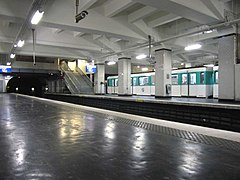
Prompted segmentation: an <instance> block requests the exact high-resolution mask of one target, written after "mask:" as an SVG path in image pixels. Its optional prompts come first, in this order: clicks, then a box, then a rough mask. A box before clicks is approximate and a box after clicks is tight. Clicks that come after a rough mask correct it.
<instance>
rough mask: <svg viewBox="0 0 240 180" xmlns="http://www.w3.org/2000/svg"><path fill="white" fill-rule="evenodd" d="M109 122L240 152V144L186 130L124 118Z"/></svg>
mask: <svg viewBox="0 0 240 180" xmlns="http://www.w3.org/2000/svg"><path fill="white" fill-rule="evenodd" d="M108 120H111V121H115V122H119V123H124V124H128V125H131V126H135V127H139V128H143V129H146V130H150V131H154V132H157V133H161V134H165V135H169V136H175V137H179V138H183V139H186V140H190V141H194V142H198V143H202V144H208V145H214V146H220V147H223V148H227V149H231V150H236V151H240V143H239V142H235V141H230V140H226V139H221V138H216V137H212V136H207V135H202V134H198V133H194V132H190V131H184V130H179V129H174V128H169V127H164V126H159V125H155V124H150V123H146V122H142V121H136V120H130V119H124V118H116V119H115V118H114V119H111V118H109V119H108Z"/></svg>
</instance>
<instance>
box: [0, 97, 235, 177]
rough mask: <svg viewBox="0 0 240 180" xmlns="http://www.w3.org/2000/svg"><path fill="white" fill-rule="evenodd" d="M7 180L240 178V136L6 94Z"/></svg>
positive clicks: (1, 131) (3, 141) (1, 130)
mask: <svg viewBox="0 0 240 180" xmlns="http://www.w3.org/2000/svg"><path fill="white" fill-rule="evenodd" d="M0 106H1V108H0V147H1V148H0V153H1V156H0V167H1V168H0V177H1V179H91V180H95V179H96V180H101V179H114V180H118V179H119V180H122V179H126V180H128V179H145V180H146V179H150V180H153V179H163V180H176V179H205V180H208V179H219V180H221V179H222V180H225V179H230V180H235V179H236V180H237V179H239V177H240V153H239V152H240V133H237V132H231V131H225V130H219V129H213V128H206V127H200V126H194V125H188V124H183V123H177V122H171V121H164V120H161V119H154V118H148V117H143V116H137V115H131V114H126V113H121V112H114V111H110V110H104V109H99V108H92V107H87V106H82V105H76V104H72V103H66V102H60V101H56V100H49V99H44V98H37V97H30V96H25V95H18V94H0Z"/></svg>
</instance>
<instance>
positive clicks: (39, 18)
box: [31, 10, 44, 25]
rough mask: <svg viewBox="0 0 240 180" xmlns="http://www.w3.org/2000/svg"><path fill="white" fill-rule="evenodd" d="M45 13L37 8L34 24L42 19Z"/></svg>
mask: <svg viewBox="0 0 240 180" xmlns="http://www.w3.org/2000/svg"><path fill="white" fill-rule="evenodd" d="M43 14H44V11H41V12H40V11H39V10H37V11H36V12H35V14H34V15H33V17H32V20H31V23H32V24H34V25H36V24H38V23H39V21H40V20H41V19H42V17H43Z"/></svg>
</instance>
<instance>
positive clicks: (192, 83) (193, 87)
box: [188, 72, 198, 97]
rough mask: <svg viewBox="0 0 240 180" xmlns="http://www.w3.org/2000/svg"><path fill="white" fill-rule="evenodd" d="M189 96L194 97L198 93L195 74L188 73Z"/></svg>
mask: <svg viewBox="0 0 240 180" xmlns="http://www.w3.org/2000/svg"><path fill="white" fill-rule="evenodd" d="M188 76H189V96H191V97H196V96H197V93H198V86H197V74H196V73H195V72H194V73H189V75H188Z"/></svg>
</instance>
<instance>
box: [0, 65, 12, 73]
mask: <svg viewBox="0 0 240 180" xmlns="http://www.w3.org/2000/svg"><path fill="white" fill-rule="evenodd" d="M10 72H12V68H11V66H0V73H10Z"/></svg>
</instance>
